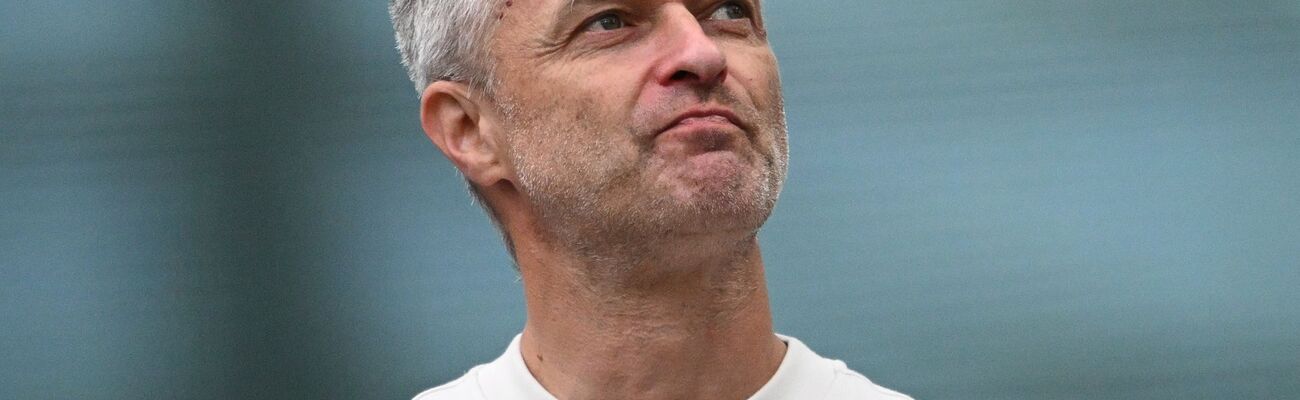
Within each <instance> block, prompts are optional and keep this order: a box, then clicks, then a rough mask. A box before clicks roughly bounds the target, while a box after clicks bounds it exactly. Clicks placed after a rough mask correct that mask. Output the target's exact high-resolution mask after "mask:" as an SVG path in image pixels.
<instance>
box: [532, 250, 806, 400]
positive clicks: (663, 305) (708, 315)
mask: <svg viewBox="0 0 1300 400" xmlns="http://www.w3.org/2000/svg"><path fill="white" fill-rule="evenodd" d="M704 239H705V240H701V238H689V240H691V243H689V244H688V243H681V246H667V247H661V248H664V249H672V250H673V251H669V252H668V253H672V254H671V255H666V256H661V257H643V258H640V259H638V260H631V261H624V262H622V263H620V262H618V261H611V260H616V259H618V258H593V257H578V256H572V255H571V254H572V253H569V252H564V251H555V249H547V248H543V247H542V246H528V245H525V246H522V247H521V249H520V250H522V251H521V252H520V267H521V271H522V273H523V278H524V290H525V296H526V297H527V300H528V322H527V324H526V326H525V328H524V333H523V339H522V343H521V346H522V351H523V356H524V360H525V363H526V364H527V366H528V369H529V370H530V372H532V374H533V376H534V377H536V378H537V380H538V381H539V382H541V384H542V386H543V387H545V388H546V389H547V391H549V392H551V393H552V394H553V395H555V396H556V397H557V398H559V399H562V400H580V399H598V398H599V399H609V398H619V399H681V398H710V399H737V400H740V399H746V398H748V397H749V396H750V395H752V394H753V393H755V392H757V391H758V389H759V388H761V387H762V386H763V384H764V383H766V382H767V381H768V380H769V379H770V378H771V377H772V375H773V374H775V372H776V369H777V367H778V366H779V365H780V363H781V360H782V359H783V358H784V354H785V346H784V344H783V343H781V342H780V340H778V339H777V338H776V337H775V335H773V333H772V317H771V310H770V308H769V306H768V297H767V288H766V284H765V283H764V277H763V264H762V259H761V256H760V253H759V249H758V243H757V240H755V238H754V237H753V235H747V237H744V238H743V239H740V240H738V241H737V240H724V239H712V238H704ZM683 240H686V239H683ZM701 243H708V244H709V245H707V246H702V245H701ZM685 249H689V250H700V251H698V252H692V253H695V254H693V255H690V256H687V255H683V254H682V251H683V250H685ZM706 249H726V250H725V251H712V252H710V251H705V250H706ZM596 260H601V261H596ZM627 262H631V263H632V264H627Z"/></svg>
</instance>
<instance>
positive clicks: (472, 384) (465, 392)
mask: <svg viewBox="0 0 1300 400" xmlns="http://www.w3.org/2000/svg"><path fill="white" fill-rule="evenodd" d="M482 368H483V366H481V365H480V366H477V367H474V368H473V369H470V370H469V372H466V373H465V375H464V376H461V377H460V378H457V379H456V380H454V381H451V382H447V383H446V384H443V385H442V386H438V387H435V388H433V389H429V390H425V391H423V392H421V393H420V394H417V395H415V398H413V399H411V400H484V398H483V393H482V392H481V391H480V390H479V384H478V374H479V370H481V369H482Z"/></svg>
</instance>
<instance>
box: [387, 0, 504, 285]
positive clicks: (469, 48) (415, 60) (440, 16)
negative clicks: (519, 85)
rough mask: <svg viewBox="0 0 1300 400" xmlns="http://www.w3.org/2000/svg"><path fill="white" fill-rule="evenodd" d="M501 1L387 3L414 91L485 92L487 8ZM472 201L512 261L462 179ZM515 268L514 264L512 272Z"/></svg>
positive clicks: (478, 194) (497, 221) (491, 24)
mask: <svg viewBox="0 0 1300 400" xmlns="http://www.w3.org/2000/svg"><path fill="white" fill-rule="evenodd" d="M501 1H502V0H389V2H388V14H389V16H391V17H392V18H393V31H394V32H395V36H396V37H397V50H398V51H401V53H402V65H404V66H406V73H407V75H409V76H410V77H411V82H414V83H415V90H416V91H417V92H421V93H423V92H424V89H425V88H427V87H429V85H430V84H432V83H434V82H437V81H457V82H464V83H466V84H469V85H470V87H471V88H476V89H480V90H483V91H485V92H487V93H491V89H492V85H491V83H492V70H493V68H492V62H491V61H490V60H489V57H490V54H489V53H488V43H489V41H490V40H491V38H492V32H493V31H494V29H495V27H496V21H497V18H493V13H492V10H493V9H494V8H495V7H496V6H497V5H498V4H500V3H501ZM466 184H467V185H468V186H469V192H470V194H471V195H473V197H474V201H475V203H478V205H479V206H480V207H483V211H486V212H487V215H488V217H489V218H491V219H492V223H493V224H494V225H496V227H497V230H498V231H499V232H500V233H501V237H502V239H503V240H504V241H505V243H506V250H508V251H509V252H510V258H511V259H514V258H515V246H514V241H513V240H511V238H510V235H509V233H507V232H506V230H505V227H504V226H503V225H501V218H500V216H499V215H498V214H497V212H496V210H493V209H492V206H491V205H490V204H488V202H487V199H486V198H484V197H483V193H482V191H480V190H479V188H478V187H475V186H474V184H473V183H472V182H469V180H468V179H466ZM518 268H519V266H518V264H516V265H515V269H516V270H517V269H518Z"/></svg>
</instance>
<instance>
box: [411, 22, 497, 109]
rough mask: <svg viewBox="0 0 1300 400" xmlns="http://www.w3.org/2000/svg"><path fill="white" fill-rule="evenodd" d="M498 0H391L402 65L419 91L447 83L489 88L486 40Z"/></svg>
mask: <svg viewBox="0 0 1300 400" xmlns="http://www.w3.org/2000/svg"><path fill="white" fill-rule="evenodd" d="M501 1H502V0H390V1H389V2H388V14H389V15H390V16H391V17H392V18H393V30H394V31H395V32H396V36H397V49H398V50H399V51H401V53H402V65H404V66H406V71H407V74H408V75H410V77H411V81H412V82H414V83H415V90H417V91H420V92H423V91H424V89H425V88H427V87H429V84H431V83H433V82H437V81H443V80H450V81H458V82H465V83H468V84H469V85H470V86H471V87H474V88H478V89H488V88H490V83H491V81H492V79H491V78H492V76H491V75H492V74H491V70H492V68H491V66H490V64H491V63H490V62H489V61H488V60H487V58H488V56H489V55H488V42H489V40H490V39H491V36H492V32H493V30H494V28H495V26H496V21H497V18H494V15H493V9H494V8H495V6H496V5H498V4H499V3H500V2H501Z"/></svg>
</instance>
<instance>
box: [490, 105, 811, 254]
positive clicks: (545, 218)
mask: <svg viewBox="0 0 1300 400" xmlns="http://www.w3.org/2000/svg"><path fill="white" fill-rule="evenodd" d="M778 85H779V84H778ZM777 87H778V89H777V90H778V91H777V92H775V93H777V98H776V101H775V103H774V104H773V105H772V106H771V109H769V110H755V109H754V107H752V106H745V105H742V104H741V102H739V101H736V100H735V97H734V96H730V95H727V94H725V93H723V94H720V95H716V96H711V97H714V98H713V100H715V101H720V102H723V104H725V105H728V106H730V107H733V108H735V111H736V112H737V113H740V114H741V115H742V117H743V118H747V119H748V120H749V121H751V122H752V126H753V128H754V129H753V130H754V131H755V132H747V137H746V138H745V139H743V140H742V141H741V142H740V144H739V147H741V148H743V149H747V151H738V153H740V154H738V157H737V158H738V159H739V160H740V161H741V162H743V163H745V165H744V168H740V169H739V170H738V171H737V172H736V174H735V175H734V176H730V177H729V179H725V180H723V181H720V182H702V183H701V184H699V185H689V184H688V185H686V187H684V188H683V187H679V186H678V185H674V184H673V183H674V182H669V183H665V180H663V179H658V178H659V177H655V176H648V174H647V173H646V171H647V168H648V167H650V166H651V165H652V164H655V163H656V162H658V161H662V160H658V159H656V158H655V155H654V149H653V146H654V144H653V143H652V142H646V143H641V142H637V143H638V144H636V145H635V146H634V147H635V148H634V149H629V148H626V147H628V146H624V147H623V148H620V147H619V143H621V142H622V141H623V138H619V137H618V136H615V135H609V134H606V133H603V132H605V131H608V130H610V129H625V132H621V133H619V134H620V135H632V136H633V137H636V136H638V135H646V134H647V132H646V131H645V128H643V127H628V128H617V127H627V126H628V125H634V124H629V123H628V121H626V120H625V119H626V118H623V119H624V120H621V121H619V120H616V119H618V118H610V117H609V116H607V115H603V114H601V113H600V111H601V108H600V107H598V106H597V103H596V102H595V101H575V102H569V103H568V104H576V106H574V107H571V108H568V109H561V108H559V107H557V108H550V109H542V108H537V109H529V108H526V107H522V106H521V103H520V102H516V101H512V100H511V99H510V98H508V97H506V96H498V97H499V98H498V105H499V106H500V107H501V108H502V111H503V114H504V115H505V117H506V120H507V122H506V126H507V131H508V132H509V133H508V134H507V141H508V142H509V145H508V146H507V148H508V150H509V153H510V158H511V161H512V162H513V163H514V167H515V169H516V172H517V174H518V177H519V182H517V183H518V186H519V187H518V188H517V189H518V190H519V191H520V192H521V193H522V194H524V196H525V197H527V199H528V201H529V202H530V203H531V205H532V206H533V207H534V209H533V214H534V215H535V216H536V223H535V226H534V229H537V230H538V232H535V233H536V236H537V237H539V238H541V239H542V240H545V241H547V242H548V243H546V244H547V245H549V246H553V247H559V248H562V249H564V250H566V251H567V252H569V253H571V254H572V255H573V256H576V257H580V258H583V259H584V260H585V261H587V262H590V263H597V264H607V265H623V266H627V267H633V266H637V265H642V264H646V263H653V262H657V261H661V260H658V259H661V258H663V256H664V255H665V252H667V253H678V252H681V251H690V249H689V247H690V245H691V244H692V243H693V241H692V239H693V238H697V237H700V238H704V237H710V236H712V237H718V236H721V237H733V238H734V239H735V240H736V241H737V243H736V244H741V243H745V242H752V241H753V238H754V236H755V235H756V234H757V232H758V229H759V228H760V227H761V226H762V225H763V223H764V222H765V221H766V220H767V218H768V216H769V215H771V212H772V210H773V208H774V207H775V206H776V202H777V198H778V197H779V195H780V192H781V188H782V186H783V183H784V181H785V177H786V167H787V164H788V145H787V143H786V123H785V112H784V105H783V103H782V101H781V99H780V94H779V93H780V92H779V86H777ZM556 104H565V102H563V101H557V102H556ZM665 108H667V107H665ZM611 140H613V141H615V143H614V145H611V143H610V142H609V141H611ZM668 181H672V179H669V180H668ZM713 244H715V243H705V242H701V244H700V245H701V246H707V245H713ZM738 255H739V254H738Z"/></svg>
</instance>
